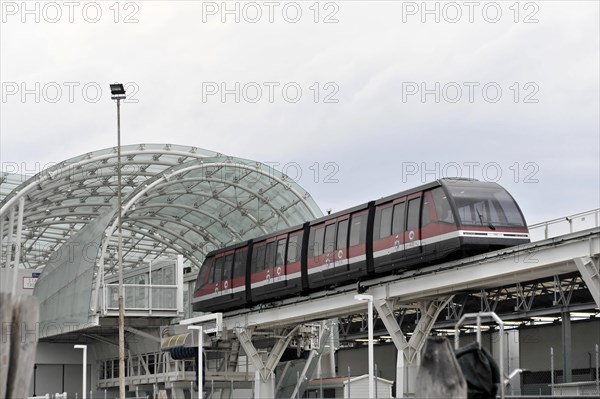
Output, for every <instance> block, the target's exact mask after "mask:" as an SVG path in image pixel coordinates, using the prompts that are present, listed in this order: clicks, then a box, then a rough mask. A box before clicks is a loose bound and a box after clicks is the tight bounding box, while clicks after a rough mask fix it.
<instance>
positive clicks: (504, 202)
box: [451, 186, 525, 227]
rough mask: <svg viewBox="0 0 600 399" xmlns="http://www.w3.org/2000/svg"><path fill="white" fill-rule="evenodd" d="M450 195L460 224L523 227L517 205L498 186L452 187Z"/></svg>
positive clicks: (523, 222)
mask: <svg viewBox="0 0 600 399" xmlns="http://www.w3.org/2000/svg"><path fill="white" fill-rule="evenodd" d="M451 195H452V197H454V201H455V203H456V208H457V210H458V215H459V217H460V220H461V222H462V224H465V225H474V226H487V227H489V226H490V225H492V226H494V227H495V226H514V227H525V220H523V217H522V216H521V212H519V209H518V207H517V204H516V203H515V201H514V200H513V199H512V197H511V196H510V195H509V194H508V193H507V192H506V191H505V190H504V189H503V188H502V187H500V186H492V187H477V186H472V187H452V190H451Z"/></svg>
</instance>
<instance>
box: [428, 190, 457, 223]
mask: <svg viewBox="0 0 600 399" xmlns="http://www.w3.org/2000/svg"><path fill="white" fill-rule="evenodd" d="M431 196H432V197H433V203H434V204H435V213H437V219H438V222H442V223H451V224H454V215H452V208H451V207H450V203H449V202H448V197H447V196H446V193H444V190H443V189H442V188H441V187H438V188H436V189H434V190H432V191H431Z"/></svg>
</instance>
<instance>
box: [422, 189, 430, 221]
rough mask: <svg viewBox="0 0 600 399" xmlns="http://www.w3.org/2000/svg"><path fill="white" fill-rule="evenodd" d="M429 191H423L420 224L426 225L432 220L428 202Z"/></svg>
mask: <svg viewBox="0 0 600 399" xmlns="http://www.w3.org/2000/svg"><path fill="white" fill-rule="evenodd" d="M427 194H429V193H425V195H424V196H423V209H422V210H421V226H427V225H428V224H429V223H431V222H432V220H431V213H430V212H431V209H430V203H429V195H427Z"/></svg>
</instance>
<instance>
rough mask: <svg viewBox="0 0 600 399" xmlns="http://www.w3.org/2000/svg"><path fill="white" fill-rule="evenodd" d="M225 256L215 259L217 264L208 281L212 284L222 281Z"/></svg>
mask: <svg viewBox="0 0 600 399" xmlns="http://www.w3.org/2000/svg"><path fill="white" fill-rule="evenodd" d="M224 261H225V258H223V257H220V258H217V260H215V265H214V267H213V272H212V273H211V276H210V280H209V281H208V282H209V283H210V284H212V283H216V282H218V281H221V277H222V276H223V263H224Z"/></svg>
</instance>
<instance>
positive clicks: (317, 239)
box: [311, 227, 325, 256]
mask: <svg viewBox="0 0 600 399" xmlns="http://www.w3.org/2000/svg"><path fill="white" fill-rule="evenodd" d="M313 229H314V227H313ZM313 234H314V239H313V240H312V245H313V256H319V255H321V254H322V253H323V238H324V237H325V228H324V227H320V228H318V229H316V230H311V235H313Z"/></svg>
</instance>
